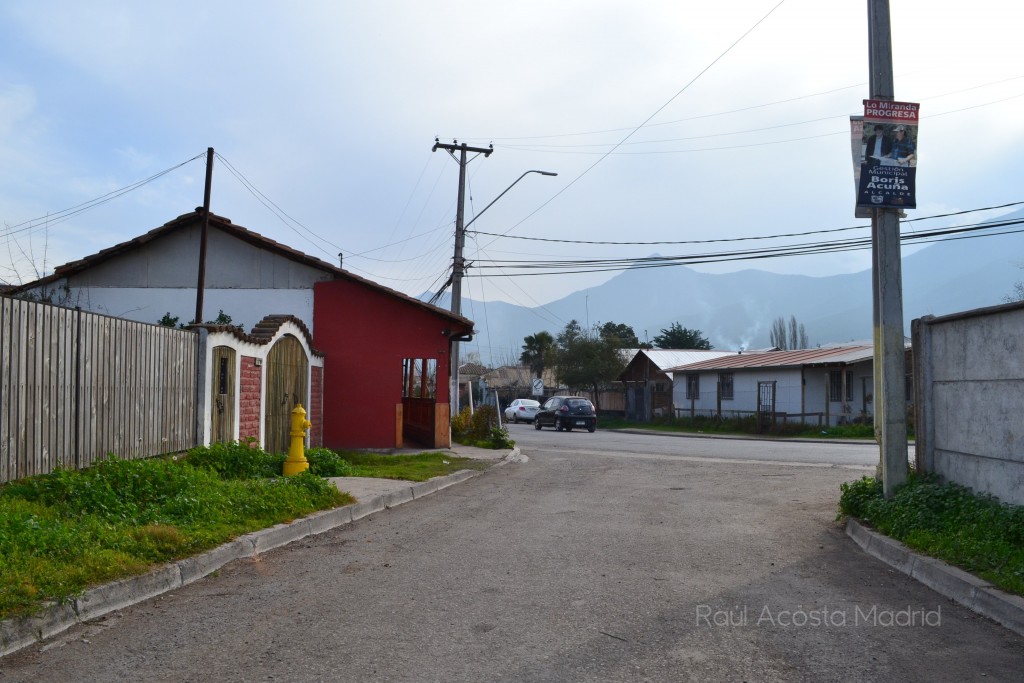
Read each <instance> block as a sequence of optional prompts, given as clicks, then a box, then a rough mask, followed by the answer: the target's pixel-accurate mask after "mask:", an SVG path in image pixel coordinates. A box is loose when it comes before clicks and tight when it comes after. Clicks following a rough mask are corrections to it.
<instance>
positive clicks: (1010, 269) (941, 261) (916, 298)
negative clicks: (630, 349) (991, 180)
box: [441, 211, 1024, 365]
mask: <svg viewBox="0 0 1024 683" xmlns="http://www.w3.org/2000/svg"><path fill="white" fill-rule="evenodd" d="M1005 218H1006V219H1010V218H1024V211H1018V212H1016V213H1015V214H1012V215H1010V216H1006V217H1005ZM808 258H810V257H808ZM1022 266H1024V234H1014V235H1004V236H998V237H983V238H977V239H965V240H953V241H947V242H939V243H935V244H932V245H931V246H928V247H926V248H924V249H921V250H920V251H918V252H917V253H914V254H912V255H910V256H907V257H904V259H903V290H904V317H905V320H906V330H907V334H908V335H909V333H910V321H911V320H912V319H914V318H918V317H921V316H923V315H928V314H931V315H943V314H946V313H954V312H957V311H964V310H970V309H972V308H979V307H982V306H991V305H995V304H999V303H1003V297H1005V296H1007V295H1008V294H1010V293H1011V292H1012V291H1013V284H1014V282H1016V281H1018V280H1024V270H1022V269H1021V268H1022ZM441 305H443V306H447V302H446V301H442V302H441ZM462 310H463V313H464V314H465V315H466V316H467V317H469V318H471V319H473V320H474V321H475V323H476V329H477V335H476V340H475V341H474V342H473V343H471V344H468V345H466V346H465V347H464V348H467V350H476V349H479V351H480V353H481V355H482V357H483V361H484V362H485V363H488V362H490V363H491V364H495V365H496V364H501V363H505V362H510V361H515V360H516V359H517V358H518V355H519V351H520V347H521V345H522V342H523V337H525V336H526V335H529V334H533V333H535V332H537V331H539V330H548V331H549V332H551V333H552V334H557V333H558V332H559V331H560V330H561V328H562V327H563V326H564V322H560V321H568V320H570V319H573V318H575V319H577V320H579V321H580V322H581V323H584V324H585V322H586V321H585V315H581V312H584V311H585V312H586V314H587V315H589V319H590V322H591V323H592V324H593V323H596V322H602V323H603V322H608V321H614V322H616V323H626V324H627V325H630V326H632V327H633V329H634V330H635V331H636V333H637V336H638V337H640V339H641V340H643V339H644V338H645V336H646V337H647V338H654V337H655V336H656V335H657V334H659V333H660V331H661V330H662V329H664V328H667V327H668V326H669V325H670V324H672V323H673V322H679V323H680V324H681V325H682V326H683V327H689V328H698V329H700V330H702V331H703V332H704V334H705V335H706V336H707V337H708V338H709V339H710V340H711V342H712V344H713V345H714V346H715V348H727V349H736V348H741V347H742V348H759V347H766V346H768V343H769V329H770V325H771V321H772V320H774V319H775V318H777V317H779V316H784V317H785V318H786V319H787V320H788V319H789V316H790V315H795V316H796V317H797V320H798V321H799V322H801V323H803V325H804V327H805V328H806V330H807V335H808V337H809V338H810V341H811V343H812V344H825V343H829V342H842V341H849V340H855V339H856V340H863V339H871V337H872V326H871V272H870V271H869V270H866V271H863V272H859V273H853V274H847V275H834V276H829V277H807V276H802V275H779V274H775V273H768V272H764V271H759V270H744V271H739V272H735V273H727V274H721V275H715V274H707V273H699V272H697V271H694V270H692V269H690V268H687V267H683V266H681V267H673V268H651V269H632V270H627V271H624V272H622V273H620V274H619V275H617V276H615V277H614V278H612V279H611V280H609V281H608V282H606V283H605V284H603V285H600V286H597V287H591V288H590V289H588V290H586V291H585V292H572V293H567V294H566V296H565V297H563V298H561V299H558V300H556V301H553V302H552V303H549V304H546V305H544V306H542V307H540V308H537V309H531V308H526V307H522V306H516V305H513V304H506V303H500V302H490V303H487V305H486V306H484V305H483V304H481V303H480V302H475V301H469V300H464V301H463V307H462ZM477 342H478V343H479V346H477Z"/></svg>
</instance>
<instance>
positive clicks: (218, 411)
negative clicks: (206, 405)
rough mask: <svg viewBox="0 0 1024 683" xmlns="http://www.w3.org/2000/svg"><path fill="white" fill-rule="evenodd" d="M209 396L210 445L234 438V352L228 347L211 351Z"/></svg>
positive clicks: (219, 347) (220, 347)
mask: <svg viewBox="0 0 1024 683" xmlns="http://www.w3.org/2000/svg"><path fill="white" fill-rule="evenodd" d="M210 374H211V375H212V377H211V378H210V379H211V387H210V396H211V397H212V400H211V402H210V403H211V405H210V443H221V442H224V441H233V440H234V438H235V405H236V403H237V401H236V399H235V395H236V394H235V350H234V349H233V348H231V347H229V346H218V347H216V348H214V349H213V372H211V373H210Z"/></svg>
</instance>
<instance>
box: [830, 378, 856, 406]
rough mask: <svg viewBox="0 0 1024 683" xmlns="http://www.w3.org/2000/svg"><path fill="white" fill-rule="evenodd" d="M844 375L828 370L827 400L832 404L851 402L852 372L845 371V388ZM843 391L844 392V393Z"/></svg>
mask: <svg viewBox="0 0 1024 683" xmlns="http://www.w3.org/2000/svg"><path fill="white" fill-rule="evenodd" d="M843 379H844V374H843V371H842V370H830V371H829V373H828V400H829V401H831V402H832V403H839V402H841V401H846V402H847V403H849V402H850V401H852V400H853V372H852V371H850V370H847V371H846V374H845V380H846V382H845V385H846V386H845V387H844V386H843ZM844 389H845V391H844Z"/></svg>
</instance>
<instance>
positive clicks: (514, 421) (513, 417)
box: [512, 413, 519, 425]
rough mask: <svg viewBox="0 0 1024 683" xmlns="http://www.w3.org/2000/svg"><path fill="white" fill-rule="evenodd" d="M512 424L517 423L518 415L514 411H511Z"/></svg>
mask: <svg viewBox="0 0 1024 683" xmlns="http://www.w3.org/2000/svg"><path fill="white" fill-rule="evenodd" d="M512 424H514V425H515V424H519V416H518V415H516V414H515V413H512Z"/></svg>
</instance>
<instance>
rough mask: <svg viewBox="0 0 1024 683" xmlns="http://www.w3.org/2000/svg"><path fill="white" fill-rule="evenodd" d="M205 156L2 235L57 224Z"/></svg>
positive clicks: (48, 215)
mask: <svg viewBox="0 0 1024 683" xmlns="http://www.w3.org/2000/svg"><path fill="white" fill-rule="evenodd" d="M205 156H206V152H202V153H200V154H197V155H196V156H194V157H192V158H191V159H187V160H186V161H183V162H181V163H180V164H177V165H175V166H171V167H170V168H167V169H164V170H163V171H160V172H159V173H155V174H153V175H151V176H149V177H148V178H144V179H142V180H139V181H136V182H134V183H132V184H131V185H126V186H125V187H122V188H119V189H117V190H111V191H110V192H108V193H106V194H104V195H100V196H99V197H96V198H95V199H90V200H89V201H86V202H82V203H81V204H76V205H75V206H72V207H69V208H67V209H61V210H60V211H56V212H54V213H50V214H47V215H45V216H39V217H38V218H30V219H29V220H27V221H22V222H21V223H16V224H14V225H11V226H8V229H7V231H5V232H2V233H0V237H10V236H12V235H15V234H17V233H21V232H31V231H33V230H36V229H42V228H48V227H50V226H52V225H55V224H57V223H62V222H64V221H66V220H69V219H70V218H72V217H74V216H77V215H78V214H80V213H84V212H86V211H89V210H90V209H94V208H96V207H97V206H101V205H103V204H106V203H107V202H109V201H111V200H114V199H117V198H118V197H121V196H122V195H125V194H128V193H129V192H133V191H134V190H138V189H139V188H141V187H144V186H145V185H148V184H149V183H151V182H153V181H154V180H157V179H158V178H162V177H163V176H165V175H167V174H168V173H170V172H171V171H176V170H177V169H179V168H181V167H182V166H185V165H186V164H190V163H192V162H193V161H195V160H196V159H200V158H203V157H205Z"/></svg>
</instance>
